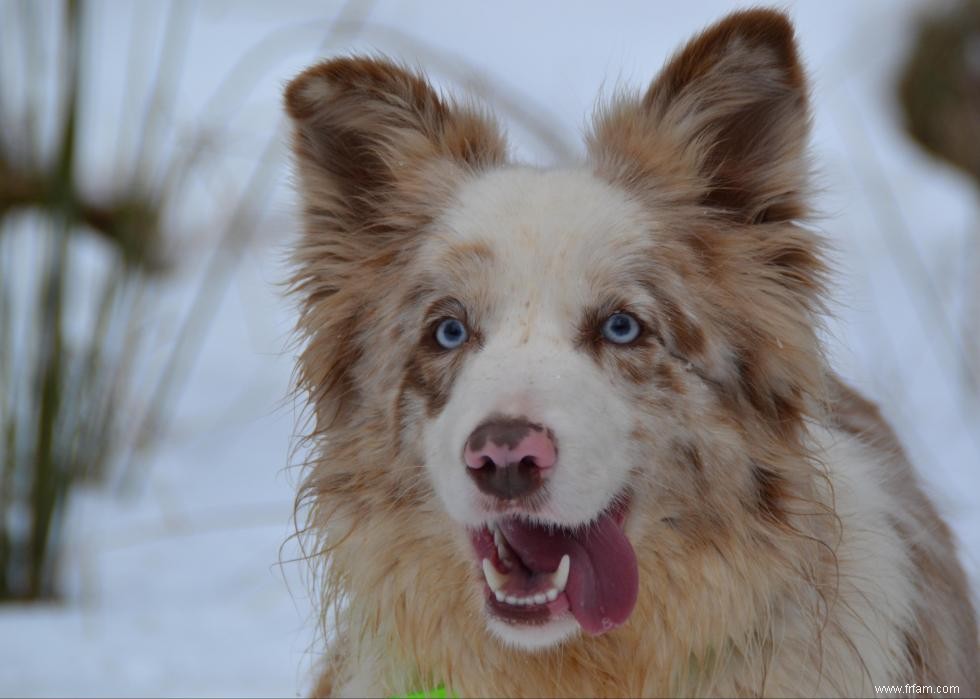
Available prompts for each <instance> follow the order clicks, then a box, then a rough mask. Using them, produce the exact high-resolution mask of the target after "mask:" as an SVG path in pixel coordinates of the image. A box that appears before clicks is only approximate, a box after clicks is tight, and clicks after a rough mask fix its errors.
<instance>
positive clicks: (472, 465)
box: [463, 416, 558, 500]
mask: <svg viewBox="0 0 980 699" xmlns="http://www.w3.org/2000/svg"><path fill="white" fill-rule="evenodd" d="M557 458H558V450H557V448H556V447H555V440H554V437H553V435H552V433H551V430H549V429H547V428H545V427H544V426H543V425H539V424H536V423H533V422H531V421H530V420H528V419H527V418H523V417H520V418H509V417H502V416H496V417H492V418H490V419H489V420H487V421H486V422H483V423H482V424H481V425H480V426H479V427H477V428H476V429H475V430H473V433H472V434H471V435H470V437H469V439H467V440H466V447H465V448H464V449H463V460H464V461H465V462H466V466H467V469H466V470H467V471H468V472H469V474H470V477H471V478H472V479H473V480H474V481H475V482H476V485H477V487H478V488H479V489H480V490H482V491H483V492H484V493H487V494H489V495H494V496H496V497H498V498H502V499H504V500H510V499H512V498H517V497H520V496H522V495H528V494H530V493H533V492H534V491H535V490H537V489H538V488H540V487H541V484H542V482H543V479H544V476H545V475H546V474H547V473H548V469H550V468H551V467H552V466H554V465H555V461H556V460H557Z"/></svg>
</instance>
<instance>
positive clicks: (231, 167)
mask: <svg viewBox="0 0 980 699" xmlns="http://www.w3.org/2000/svg"><path fill="white" fill-rule="evenodd" d="M739 4H745V3H739ZM731 5H732V3H729V2H722V1H721V0H718V1H712V2H700V3H697V4H695V3H687V4H685V6H684V9H683V11H679V10H678V7H680V4H679V3H650V2H639V1H638V2H622V3H616V4H609V5H608V6H602V5H601V4H600V3H592V2H574V3H565V2H549V3H522V2H519V1H518V0H513V1H510V2H498V3H482V4H476V3H457V2H445V1H444V2H429V3H419V2H384V3H378V4H377V5H373V6H371V7H369V8H367V10H366V23H365V24H364V25H363V26H362V27H361V28H360V34H359V35H358V36H357V37H354V38H352V37H350V36H347V35H344V34H343V32H341V33H338V34H335V35H334V38H333V40H332V41H331V42H330V43H328V44H326V45H325V44H324V39H325V37H326V36H327V29H328V26H329V23H330V20H331V19H333V18H334V17H335V16H336V15H337V12H338V10H339V6H337V5H335V4H334V3H329V2H277V3H274V4H273V3H261V4H259V3H256V4H241V3H234V4H232V3H226V2H212V3H207V4H202V5H200V6H198V5H195V4H191V5H189V6H188V7H189V8H190V13H191V15H192V16H193V22H192V31H191V32H190V33H189V34H188V36H187V37H186V46H187V57H186V63H185V66H184V68H183V70H184V74H183V77H182V81H181V83H180V86H179V90H178V99H177V103H176V107H175V108H174V110H173V113H172V114H171V115H169V116H170V117H171V118H172V119H173V120H175V122H177V123H185V124H193V123H195V120H197V119H199V118H200V115H201V114H202V109H203V108H204V105H206V104H207V103H208V99H209V98H210V97H211V96H212V95H213V94H214V93H215V90H216V89H218V87H219V85H220V83H221V80H222V78H223V76H225V75H227V74H228V71H229V70H230V69H231V68H232V66H233V65H234V64H235V63H236V61H237V60H238V59H239V58H240V57H241V56H242V55H243V54H244V53H245V52H246V51H247V50H248V49H249V48H250V47H253V46H256V45H258V44H259V42H261V41H263V40H264V39H265V38H266V37H273V39H270V40H269V41H267V42H266V43H265V44H263V46H264V47H265V48H264V49H262V51H260V55H259V57H258V59H257V62H256V63H255V64H254V66H253V67H248V66H246V72H245V74H246V75H247V77H248V81H247V83H248V88H249V89H250V90H251V93H250V96H249V97H248V98H247V99H246V100H244V101H243V102H242V103H240V104H239V103H237V102H234V101H233V100H231V99H230V98H227V97H226V98H222V99H220V100H218V101H216V102H215V103H214V104H213V105H212V107H213V108H212V109H211V111H209V112H207V113H206V114H205V116H206V118H207V119H210V120H211V121H212V122H213V123H214V124H216V125H218V126H219V128H220V130H221V135H222V137H223V138H224V146H225V151H224V152H225V153H230V154H231V155H230V156H227V157H226V158H225V161H224V165H223V166H224V167H227V168H228V172H229V183H230V186H232V188H234V187H235V186H238V185H239V184H240V183H239V180H240V179H241V178H240V177H239V172H238V170H239V169H241V168H248V167H251V165H253V164H254V162H255V159H256V158H257V157H258V155H259V154H260V153H261V152H262V151H263V149H264V148H265V146H266V144H267V143H268V142H269V139H270V138H274V139H278V140H274V141H273V143H274V144H276V147H275V148H274V149H273V158H274V161H275V162H276V163H277V168H278V170H277V173H278V174H277V180H278V182H279V185H278V186H277V188H276V190H275V195H274V196H273V198H272V200H271V202H270V204H269V206H268V207H267V210H266V218H265V219H264V225H263V227H262V232H261V234H260V235H259V236H258V237H257V239H256V240H255V241H253V244H252V245H250V246H249V247H248V249H247V250H246V252H245V254H244V257H243V259H242V261H241V264H239V265H238V266H237V268H236V271H235V273H234V276H233V279H232V282H231V284H230V285H229V286H228V288H227V291H226V293H224V294H223V296H222V297H221V305H220V307H219V308H218V312H217V314H216V320H215V322H214V324H213V325H212V326H211V328H210V330H209V333H208V335H207V341H206V343H205V346H204V348H203V350H202V351H201V353H200V354H199V356H198V357H197V359H196V362H195V364H194V366H193V370H192V373H191V375H190V377H189V381H188V384H187V388H186V390H185V391H184V392H183V393H182V394H181V398H180V401H179V403H178V406H177V414H176V418H175V419H174V421H173V422H172V423H171V425H170V426H169V428H168V432H167V434H166V436H165V438H164V439H163V440H162V443H161V444H160V446H159V448H158V449H156V450H155V452H154V453H153V454H152V456H150V457H147V461H146V463H145V464H142V467H143V469H144V470H143V473H144V474H145V477H144V478H143V479H142V481H141V482H140V485H139V487H138V488H137V490H136V492H135V493H133V494H132V495H130V496H128V497H125V498H119V497H110V496H107V495H105V494H100V493H83V494H82V495H81V496H80V497H79V498H78V499H77V500H76V502H75V503H74V506H73V508H72V510H71V513H70V520H69V521H70V527H69V531H70V547H69V548H70V557H69V560H68V561H66V565H65V571H66V572H65V575H66V586H67V589H68V590H69V591H70V594H69V596H68V599H67V600H66V601H65V602H64V603H62V604H59V605H51V606H36V607H30V608H28V607H20V608H11V607H7V608H0V694H2V695H9V696H46V695H72V696H84V695H103V696H104V695H128V696H136V695H167V696H177V695H186V696H211V695H214V696H218V695H235V696H293V695H296V694H300V693H302V692H304V691H306V689H307V687H308V681H309V680H308V672H309V668H310V665H311V655H310V653H309V648H310V644H311V642H312V639H313V622H312V620H311V617H310V614H311V611H310V605H309V602H308V600H307V598H306V588H305V586H304V584H303V581H302V579H301V577H302V571H303V568H302V566H301V565H299V564H288V563H287V564H285V565H284V566H282V567H280V566H279V565H278V562H279V560H280V545H281V544H282V543H283V542H284V541H285V540H286V538H287V537H288V535H289V534H290V532H291V524H290V513H291V505H292V496H293V491H294V488H295V480H296V479H295V474H294V473H292V472H290V471H288V470H286V468H285V467H286V464H287V457H288V450H289V446H290V438H291V435H292V432H293V425H294V415H293V412H292V410H291V409H290V407H288V406H289V404H288V403H286V406H287V407H285V408H284V407H282V405H283V399H284V397H285V395H286V392H287V388H288V382H289V376H290V370H291V366H292V359H291V357H290V356H289V354H288V352H285V351H284V347H285V343H286V340H287V337H288V330H289V327H290V323H291V314H290V309H289V307H288V306H287V305H286V304H285V303H283V302H282V301H281V300H280V295H281V294H280V289H279V288H278V287H277V286H276V283H277V282H279V281H280V280H281V279H282V278H283V277H284V274H285V273H284V271H283V267H282V264H281V260H282V257H283V249H284V246H285V245H287V244H288V240H289V236H290V234H291V230H292V223H291V219H290V216H289V211H290V206H291V204H290V198H289V196H288V171H287V169H286V167H285V164H284V162H285V161H284V150H283V149H282V148H281V147H280V145H281V143H282V140H281V138H280V137H279V136H277V135H276V132H275V129H276V128H277V124H278V123H279V122H278V105H279V91H280V89H281V85H282V84H283V82H284V81H285V80H286V79H288V78H289V77H290V76H291V75H292V74H294V73H295V72H297V71H298V70H299V69H300V68H301V67H302V66H303V65H305V64H307V63H308V62H310V61H311V60H312V59H313V58H314V57H315V56H316V55H318V54H319V53H324V54H332V53H338V52H346V51H351V50H364V49H371V50H378V51H382V52H384V53H387V54H390V55H392V56H396V57H399V58H402V59H404V60H406V61H408V62H410V63H416V62H417V63H419V64H420V65H422V66H424V67H426V68H427V69H428V70H429V71H430V73H431V74H432V76H433V77H434V78H435V79H436V80H437V81H438V82H440V83H441V84H442V85H444V86H446V87H449V86H452V85H454V84H458V83H460V82H464V83H466V84H468V85H469V87H471V88H474V89H477V90H480V89H481V86H486V85H491V86H494V87H497V88H502V89H504V90H505V92H504V93H503V94H505V95H506V96H507V98H508V99H510V100H513V101H514V102H516V104H517V105H520V106H521V107H523V108H525V109H527V110H530V111H534V112H540V113H541V114H542V115H543V116H544V118H546V119H547V120H548V122H549V123H551V124H553V134H554V135H555V136H557V138H558V139H559V140H560V141H565V142H568V143H570V144H572V147H575V148H577V147H578V146H577V139H578V134H579V133H580V132H581V131H582V129H583V127H584V124H585V116H586V115H587V114H588V113H589V111H590V110H591V108H592V106H593V101H594V99H595V93H596V91H597V89H598V88H599V87H600V86H604V88H605V90H606V91H607V92H609V91H610V90H611V89H612V88H613V87H614V86H615V85H616V84H618V83H623V84H627V85H633V86H640V85H642V84H643V83H644V82H645V81H647V80H648V79H649V78H650V77H651V76H652V74H653V73H654V72H655V71H656V70H657V68H658V67H659V66H660V65H661V64H662V62H663V60H664V59H665V57H666V56H667V55H668V53H669V52H670V51H671V50H672V49H673V48H675V47H676V46H677V45H678V44H679V43H680V42H681V41H683V40H684V39H686V38H687V37H688V36H689V35H691V34H692V33H693V32H694V31H696V30H697V29H699V28H700V27H702V26H704V25H705V24H707V23H708V22H710V21H711V20H713V19H716V18H718V17H719V16H721V15H722V14H723V13H724V12H725V11H727V10H728V9H729V8H730V7H731ZM98 7H99V12H98V13H97V18H98V21H97V22H96V23H95V26H96V36H97V39H96V40H95V41H94V42H93V44H92V46H93V58H92V60H93V61H95V62H96V63H97V64H98V65H99V66H101V67H100V72H99V75H101V76H102V78H101V79H100V81H99V82H98V84H97V85H96V86H95V89H96V90H97V91H98V92H99V94H100V96H101V98H100V99H103V100H104V102H105V103H110V102H111V103H112V104H116V103H117V101H113V98H114V96H115V95H116V94H117V93H118V92H119V90H120V89H121V88H119V80H118V77H119V75H120V72H121V71H122V70H123V68H124V66H123V65H122V61H121V59H120V58H119V57H120V56H124V55H126V53H125V52H126V51H127V50H128V49H129V42H130V39H129V36H130V33H131V22H132V19H133V17H132V16H131V15H132V13H133V12H138V13H140V14H139V15H138V16H139V17H141V18H142V19H141V21H143V22H145V23H147V24H148V25H151V26H153V27H161V26H162V24H163V22H162V17H163V12H164V8H163V7H162V6H161V5H156V4H150V3H146V4H142V5H137V4H136V3H133V4H132V5H123V4H119V3H105V4H101V5H98ZM137 7H138V8H140V9H138V10H137V9H134V8H137ZM789 7H790V11H791V13H792V15H793V16H794V18H795V20H796V21H797V23H798V27H799V38H800V42H801V45H802V50H803V53H804V56H805V58H806V60H807V63H808V65H809V68H810V71H811V75H812V77H813V80H814V91H813V94H814V103H815V110H816V113H815V138H814V147H813V153H814V157H815V159H816V161H817V162H818V164H819V165H820V169H821V178H820V183H821V185H822V186H823V188H824V189H825V190H826V191H825V193H824V194H823V195H822V198H821V209H822V210H823V211H824V212H826V214H827V215H826V218H825V219H823V220H822V221H821V222H819V225H820V226H821V228H822V229H824V230H825V231H826V233H827V235H828V236H830V237H831V239H832V241H833V244H834V245H835V247H836V249H837V251H838V254H837V257H836V259H837V263H838V268H839V270H840V275H839V286H838V294H837V300H838V301H839V304H838V306H837V312H838V314H839V320H838V321H835V322H834V323H833V324H832V325H831V328H830V336H831V343H832V353H833V356H834V358H835V362H836V364H837V366H838V367H839V368H840V369H841V371H842V372H843V373H844V375H845V376H847V377H848V378H849V379H850V380H851V381H853V382H854V383H856V384H857V385H858V386H860V387H861V388H862V389H863V390H864V391H865V392H866V393H867V394H868V395H869V396H871V397H873V398H874V399H876V400H878V401H880V402H881V403H882V404H883V408H884V411H885V413H886V415H887V416H888V417H889V419H891V420H892V422H893V423H894V424H895V425H897V426H898V427H899V432H900V434H901V435H902V437H903V439H904V441H905V443H906V446H907V447H908V449H909V451H910V453H911V454H912V456H913V459H914V461H915V462H916V464H917V465H918V467H919V469H920V471H921V473H922V475H923V477H924V478H925V479H926V480H927V482H928V484H929V487H930V490H931V492H932V493H933V494H934V496H935V497H936V499H937V500H938V502H940V503H941V505H942V508H943V509H944V511H946V512H947V513H949V517H950V519H951V521H952V523H953V525H954V528H955V530H956V533H957V535H958V536H959V538H960V540H961V542H962V544H963V557H964V561H965V563H966V564H967V566H968V567H969V569H970V571H971V574H972V576H973V580H974V582H975V586H974V587H975V589H978V588H977V583H978V582H980V508H977V507H976V499H977V496H978V494H980V420H978V411H977V407H976V404H975V403H974V404H973V405H970V404H969V403H968V402H967V401H964V399H962V398H961V391H960V385H961V383H962V381H961V377H960V374H959V373H958V372H959V366H958V359H957V354H956V351H955V349H954V344H953V343H952V342H950V340H949V335H948V332H947V331H946V330H945V329H944V328H945V327H946V326H947V325H948V324H949V322H950V320H949V319H951V318H954V317H956V316H955V314H956V313H958V312H959V308H960V306H961V304H962V303H963V298H962V289H963V288H964V280H965V279H966V278H967V277H968V275H969V274H970V271H969V270H970V267H969V259H970V258H969V257H968V255H967V253H966V251H967V250H968V248H967V246H966V240H967V237H968V235H969V234H970V226H971V225H974V226H975V225H976V221H977V220H978V216H980V211H978V202H977V196H976V192H975V190H973V189H972V188H971V186H970V185H969V183H968V182H966V181H965V180H963V179H961V178H959V177H958V176H957V175H955V174H953V173H952V172H951V171H949V170H947V169H945V168H943V167H942V166H939V165H937V164H935V163H933V162H931V161H929V160H928V159H927V158H926V157H925V156H923V155H922V154H921V153H919V152H918V151H917V150H916V149H915V148H914V147H913V146H912V145H910V144H909V143H908V142H907V141H906V140H905V139H904V137H903V136H902V134H901V132H900V130H899V128H898V124H897V118H896V116H895V110H894V107H893V106H892V103H891V94H892V93H891V84H892V76H893V74H894V71H895V69H896V61H897V60H898V58H899V57H900V56H901V55H902V50H903V47H905V46H906V45H907V42H908V34H907V29H908V23H909V18H910V16H911V15H912V14H913V13H914V12H916V11H918V10H920V9H922V7H923V6H922V5H914V4H908V3H905V2H902V3H899V2H894V1H893V0H876V1H875V2H871V1H867V0H866V1H864V2H861V3H854V2H843V1H840V2H833V3H831V2H818V1H816V0H814V1H812V2H805V3H799V4H796V3H790V4H789ZM342 29H344V30H345V31H350V30H352V29H353V26H352V24H351V23H350V22H348V23H347V24H345V25H344V27H342ZM161 31H162V30H161ZM150 35H151V36H154V34H153V32H150ZM324 46H325V48H324ZM152 50H153V46H152V42H151V45H150V46H147V47H144V50H143V53H142V54H141V55H143V60H144V61H146V60H149V59H148V57H151V56H152ZM233 103H234V104H235V105H236V106H235V108H234V111H233V112H232V113H228V111H231V106H230V105H231V104H233ZM500 112H501V116H502V118H503V121H505V122H508V123H510V124H511V126H512V129H511V140H512V142H513V144H514V149H515V151H516V152H517V153H519V154H520V155H522V156H523V157H525V158H527V159H530V160H532V161H534V162H539V163H547V162H549V161H550V160H552V159H553V151H552V149H551V148H549V146H548V145H547V143H545V142H543V141H542V139H541V138H539V137H538V136H537V135H536V134H535V132H534V130H533V129H529V128H526V127H524V126H522V125H521V124H520V123H519V122H518V121H515V120H514V116H513V115H511V114H509V113H508V112H507V110H500ZM112 116H113V115H112V114H109V115H108V116H106V117H105V125H104V126H103V127H102V128H95V129H94V131H93V133H94V134H95V135H93V137H92V138H91V139H90V141H89V142H88V143H87V146H86V148H87V152H88V153H89V156H88V157H89V160H90V161H91V168H92V170H93V172H95V173H98V172H99V171H100V170H106V169H108V168H111V165H110V164H106V163H103V162H101V161H100V158H99V153H100V149H101V148H102V147H103V146H104V145H105V144H106V143H110V142H112V141H113V139H115V138H117V131H116V129H115V128H114V127H112V125H111V124H112V123H113V122H112V120H111V117H112ZM94 118H95V117H94ZM97 118H103V117H101V116H98V115H97ZM100 139H101V140H100ZM236 183H238V184H236ZM207 201H208V199H207V196H205V197H204V198H203V199H202V200H201V202H199V203H198V204H196V205H197V206H201V205H204V206H206V205H207ZM187 215H188V216H189V217H190V218H193V217H194V215H195V214H194V212H193V211H192V212H190V213H189V214H187ZM973 233H974V234H975V233H976V231H973ZM200 245H201V246H202V249H204V248H206V244H205V243H200ZM974 254H975V253H974ZM973 264H974V265H975V264H976V261H975V259H974V262H973ZM195 272H199V268H191V269H189V270H188V271H187V272H186V273H184V274H183V275H182V276H180V277H179V278H178V281H177V282H176V283H175V285H174V288H172V289H169V290H167V292H166V293H168V294H170V295H171V296H172V297H173V298H174V303H175V304H176V306H179V303H180V301H181V300H186V297H187V296H186V294H187V289H190V288H192V287H193V285H194V284H196V279H195V276H194V274H195ZM944 314H945V315H944ZM295 554H296V551H295V547H293V546H289V545H287V546H286V548H285V549H284V550H283V552H282V558H283V559H289V558H290V557H292V556H294V555H295Z"/></svg>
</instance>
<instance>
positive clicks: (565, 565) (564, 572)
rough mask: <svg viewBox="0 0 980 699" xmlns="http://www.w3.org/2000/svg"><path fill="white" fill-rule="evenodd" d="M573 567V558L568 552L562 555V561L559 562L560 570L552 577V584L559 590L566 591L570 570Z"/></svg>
mask: <svg viewBox="0 0 980 699" xmlns="http://www.w3.org/2000/svg"><path fill="white" fill-rule="evenodd" d="M571 567H572V559H571V558H570V557H569V556H568V554H567V553H566V554H565V555H564V556H562V557H561V563H559V564H558V570H556V571H555V572H554V574H553V575H552V577H551V584H552V585H554V586H555V589H556V590H558V592H564V590H565V585H567V584H568V571H569V570H570V569H571Z"/></svg>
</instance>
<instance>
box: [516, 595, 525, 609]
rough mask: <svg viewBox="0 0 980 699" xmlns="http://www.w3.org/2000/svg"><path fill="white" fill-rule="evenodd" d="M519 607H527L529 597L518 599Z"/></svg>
mask: <svg viewBox="0 0 980 699" xmlns="http://www.w3.org/2000/svg"><path fill="white" fill-rule="evenodd" d="M517 606H518V607H526V606H527V597H518V598H517Z"/></svg>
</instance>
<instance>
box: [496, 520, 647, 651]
mask: <svg viewBox="0 0 980 699" xmlns="http://www.w3.org/2000/svg"><path fill="white" fill-rule="evenodd" d="M499 526H500V528H501V530H502V531H503V534H504V536H505V537H506V539H507V543H508V544H509V545H510V548H511V549H512V550H513V551H514V553H516V554H517V555H518V556H519V557H520V559H521V562H522V563H523V564H524V565H525V566H526V567H527V568H529V569H530V570H531V571H532V572H535V573H548V572H551V571H553V570H555V569H556V568H557V567H558V564H559V563H560V562H561V557H562V556H563V555H565V554H566V553H567V554H568V555H569V556H570V557H571V564H572V565H571V569H570V571H569V574H568V584H567V585H566V586H565V595H566V596H567V597H568V602H569V606H570V607H571V611H572V614H574V615H575V618H576V619H577V620H578V623H579V625H580V626H581V627H582V628H583V629H585V631H587V632H588V633H590V634H593V635H598V634H601V633H604V632H606V631H609V630H610V629H614V628H616V627H617V626H619V625H620V624H622V623H623V622H625V621H626V619H627V618H628V617H629V615H630V612H632V611H633V605H634V604H636V594H637V590H638V588H639V578H640V576H639V571H638V570H637V565H636V554H635V553H634V552H633V547H632V546H630V542H629V541H628V540H627V539H626V535H625V534H623V530H622V529H621V528H620V527H619V525H618V524H616V522H615V521H614V520H613V518H612V517H611V516H609V515H608V514H604V515H602V516H601V517H600V518H599V520H598V521H597V522H595V523H594V524H592V525H590V526H589V527H586V528H582V529H578V530H575V531H570V530H567V529H548V528H545V527H543V526H536V525H532V524H528V523H526V522H521V521H519V520H516V519H510V520H506V521H504V522H500V523H499Z"/></svg>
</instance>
